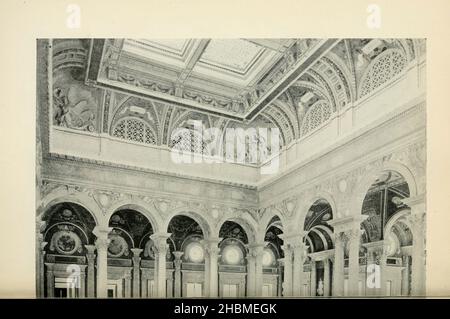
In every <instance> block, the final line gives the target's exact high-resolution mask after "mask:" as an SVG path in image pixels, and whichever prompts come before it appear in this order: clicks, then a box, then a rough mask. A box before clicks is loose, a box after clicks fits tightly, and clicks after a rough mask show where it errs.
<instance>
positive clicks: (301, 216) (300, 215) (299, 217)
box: [293, 191, 337, 230]
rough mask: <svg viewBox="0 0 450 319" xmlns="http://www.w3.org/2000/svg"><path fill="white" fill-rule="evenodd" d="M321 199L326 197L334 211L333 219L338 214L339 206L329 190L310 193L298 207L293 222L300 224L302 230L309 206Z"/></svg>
mask: <svg viewBox="0 0 450 319" xmlns="http://www.w3.org/2000/svg"><path fill="white" fill-rule="evenodd" d="M319 199H324V200H326V201H327V202H328V204H329V205H330V206H331V211H332V213H333V219H334V218H336V216H337V213H336V212H337V206H336V201H335V199H334V197H333V195H332V194H331V193H329V192H328V191H320V192H319V193H317V194H313V195H310V196H309V197H306V198H305V199H302V204H301V205H300V206H299V207H298V208H297V211H296V213H295V215H294V219H293V224H294V225H300V226H301V228H302V230H304V229H303V227H304V224H305V219H306V214H307V212H308V210H309V208H310V207H311V206H312V205H313V204H314V203H315V202H316V201H318V200H319Z"/></svg>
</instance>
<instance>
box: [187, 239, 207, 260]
mask: <svg viewBox="0 0 450 319" xmlns="http://www.w3.org/2000/svg"><path fill="white" fill-rule="evenodd" d="M185 253H186V255H187V257H188V259H189V261H190V262H193V263H201V262H203V260H204V257H205V255H204V251H203V247H202V245H201V244H200V243H198V242H192V243H189V244H188V245H187V246H186V249H185Z"/></svg>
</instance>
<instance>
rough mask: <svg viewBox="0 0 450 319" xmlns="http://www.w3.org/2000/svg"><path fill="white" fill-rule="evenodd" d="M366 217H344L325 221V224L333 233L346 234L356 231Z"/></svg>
mask: <svg viewBox="0 0 450 319" xmlns="http://www.w3.org/2000/svg"><path fill="white" fill-rule="evenodd" d="M368 217H369V216H368V215H361V214H360V215H356V216H345V217H341V218H335V219H332V220H329V221H327V224H328V225H330V226H331V227H333V228H334V232H335V233H341V232H346V231H348V230H351V229H358V230H359V228H360V226H361V223H362V222H363V221H364V220H366V219H367V218H368Z"/></svg>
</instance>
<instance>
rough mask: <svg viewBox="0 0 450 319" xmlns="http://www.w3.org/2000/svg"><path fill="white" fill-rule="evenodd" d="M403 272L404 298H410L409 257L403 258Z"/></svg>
mask: <svg viewBox="0 0 450 319" xmlns="http://www.w3.org/2000/svg"><path fill="white" fill-rule="evenodd" d="M402 262H403V267H404V268H403V270H402V288H401V289H402V291H401V293H402V296H409V269H410V268H409V267H410V265H409V256H403V257H402Z"/></svg>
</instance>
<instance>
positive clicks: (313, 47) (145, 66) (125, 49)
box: [86, 39, 339, 121]
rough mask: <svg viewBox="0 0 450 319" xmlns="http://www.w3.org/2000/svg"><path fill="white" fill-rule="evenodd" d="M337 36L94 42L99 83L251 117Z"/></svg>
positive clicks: (91, 62) (92, 78)
mask: <svg viewBox="0 0 450 319" xmlns="http://www.w3.org/2000/svg"><path fill="white" fill-rule="evenodd" d="M338 42H339V40H337V39H154V40H142V39H95V40H92V41H91V48H90V54H89V59H88V70H87V78H86V80H87V81H88V82H89V83H93V84H95V85H96V86H99V87H103V88H108V89H112V90H116V91H120V92H123V93H127V94H131V95H136V96H139V97H144V98H152V99H155V100H158V101H161V102H169V103H171V104H174V105H177V106H181V107H184V108H186V109H191V110H195V111H200V112H204V113H208V114H211V115H219V116H222V117H226V118H230V119H234V120H238V121H244V120H245V121H251V120H253V119H254V118H256V117H257V116H258V115H259V114H260V113H261V112H263V111H264V109H265V108H266V107H267V106H268V105H269V104H270V103H272V102H273V101H274V100H276V99H277V98H278V97H279V96H280V95H281V94H282V93H283V92H284V91H286V90H287V88H288V87H289V86H290V85H292V84H293V83H295V81H296V80H298V78H299V77H300V76H301V75H302V74H303V73H304V72H305V71H306V70H307V69H308V68H309V67H310V66H311V65H312V64H314V63H315V62H316V61H317V60H319V59H320V58H321V57H322V56H323V55H324V54H326V53H327V52H328V51H330V50H331V48H332V47H333V46H335V45H336V44H337V43H338Z"/></svg>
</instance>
